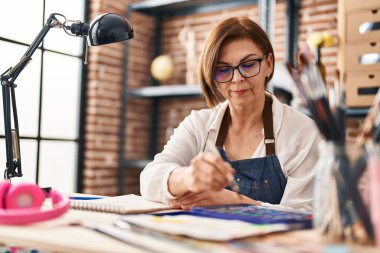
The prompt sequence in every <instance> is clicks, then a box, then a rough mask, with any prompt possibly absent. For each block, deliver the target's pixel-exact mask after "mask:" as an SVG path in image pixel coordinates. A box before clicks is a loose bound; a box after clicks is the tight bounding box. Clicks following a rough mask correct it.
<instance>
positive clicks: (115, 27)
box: [87, 13, 134, 46]
mask: <svg viewBox="0 0 380 253" xmlns="http://www.w3.org/2000/svg"><path fill="white" fill-rule="evenodd" d="M133 36H134V33H133V28H132V25H131V23H129V21H128V20H127V19H125V18H124V17H121V16H119V15H116V14H114V13H106V14H103V15H101V16H99V17H97V18H96V19H95V20H94V21H92V22H91V24H90V28H89V31H88V37H87V42H88V44H89V45H91V46H99V45H104V44H109V43H113V42H119V41H124V40H129V39H132V38H133Z"/></svg>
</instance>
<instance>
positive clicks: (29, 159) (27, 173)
mask: <svg viewBox="0 0 380 253" xmlns="http://www.w3.org/2000/svg"><path fill="white" fill-rule="evenodd" d="M20 147H21V150H20V152H21V169H22V174H23V176H22V177H15V178H12V183H19V182H28V183H36V161H37V160H36V157H37V141H33V140H21V141H20ZM6 156H7V154H6V151H5V139H4V138H1V139H0V168H1V169H0V174H1V179H3V178H4V177H3V175H4V170H5V168H6V161H7V159H6Z"/></svg>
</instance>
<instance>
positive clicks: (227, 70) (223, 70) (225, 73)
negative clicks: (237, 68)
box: [215, 67, 232, 83]
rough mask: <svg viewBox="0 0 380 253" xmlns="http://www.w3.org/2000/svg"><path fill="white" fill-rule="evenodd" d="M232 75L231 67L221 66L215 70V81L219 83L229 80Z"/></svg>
mask: <svg viewBox="0 0 380 253" xmlns="http://www.w3.org/2000/svg"><path fill="white" fill-rule="evenodd" d="M231 77H232V68H231V67H220V68H217V69H216V71H215V81H217V82H219V83H223V82H228V81H230V80H231Z"/></svg>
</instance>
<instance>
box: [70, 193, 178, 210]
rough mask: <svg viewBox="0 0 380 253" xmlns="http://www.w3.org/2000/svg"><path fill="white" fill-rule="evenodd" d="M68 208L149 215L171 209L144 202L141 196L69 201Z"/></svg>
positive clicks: (162, 205)
mask: <svg viewBox="0 0 380 253" xmlns="http://www.w3.org/2000/svg"><path fill="white" fill-rule="evenodd" d="M70 208H72V209H77V210H84V211H95V212H106V213H118V214H139V213H151V212H156V211H162V210H169V209H171V208H170V206H168V205H165V204H162V203H159V202H154V201H149V200H145V199H143V198H142V197H141V196H138V195H134V194H129V195H122V196H116V197H105V198H102V199H96V200H71V201H70Z"/></svg>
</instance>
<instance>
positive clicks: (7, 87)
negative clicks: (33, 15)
mask: <svg viewBox="0 0 380 253" xmlns="http://www.w3.org/2000/svg"><path fill="white" fill-rule="evenodd" d="M57 17H60V19H64V21H63V22H61V21H60V20H59V19H58V18H57ZM50 28H62V29H63V30H64V31H65V32H66V33H67V34H68V35H71V36H78V37H82V36H85V37H87V45H86V56H87V47H88V46H99V45H104V44H109V43H113V42H119V41H124V40H129V39H132V38H133V36H134V33H133V28H132V25H131V23H130V22H129V21H128V20H127V19H125V18H124V17H121V16H118V15H116V14H113V13H106V14H103V15H100V16H98V17H97V18H96V19H95V20H94V21H92V22H91V24H86V23H82V22H81V21H74V20H67V19H66V17H65V16H63V15H62V14H59V13H52V14H51V15H50V16H49V18H48V19H47V21H46V23H45V25H44V26H43V28H42V29H41V31H40V33H39V34H38V35H37V37H36V38H35V39H34V41H33V43H32V44H31V45H30V46H29V48H28V50H27V51H26V52H25V54H24V55H23V57H22V58H21V59H20V61H19V63H17V64H16V65H15V66H14V67H11V68H9V69H8V70H6V71H5V72H4V73H3V74H1V79H0V81H1V86H2V94H3V109H4V130H5V145H6V155H7V162H6V169H5V171H4V179H5V180H10V179H11V178H12V177H21V176H22V169H21V155H20V140H19V127H18V119H17V107H16V96H15V88H16V84H15V83H14V82H15V81H16V79H17V77H18V76H19V74H20V73H21V71H22V70H23V69H24V68H25V67H26V65H27V64H28V63H29V62H30V60H31V59H32V58H31V57H32V55H33V53H34V52H35V51H36V49H37V48H38V45H39V44H40V43H41V42H42V41H43V39H44V38H45V36H46V34H47V33H48V32H49V30H50ZM86 59H87V57H86ZM86 62H87V60H86ZM11 103H12V112H13V114H12V115H13V125H14V128H13V129H12V128H11V122H12V121H11Z"/></svg>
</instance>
